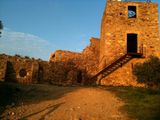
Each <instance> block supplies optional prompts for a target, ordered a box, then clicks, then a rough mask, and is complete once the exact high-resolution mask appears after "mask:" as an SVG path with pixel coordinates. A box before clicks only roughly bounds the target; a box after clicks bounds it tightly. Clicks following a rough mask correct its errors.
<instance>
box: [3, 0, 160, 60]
mask: <svg viewBox="0 0 160 120" xmlns="http://www.w3.org/2000/svg"><path fill="white" fill-rule="evenodd" d="M156 1H157V2H160V0H156ZM105 3H106V0H0V20H2V22H3V24H4V30H3V33H2V37H1V38H0V53H6V54H10V55H14V54H20V55H24V56H25V55H27V56H31V57H35V58H41V59H44V60H48V59H49V54H50V53H51V52H54V51H55V50H57V49H62V50H71V51H77V52H80V51H82V50H83V48H85V46H86V45H88V44H89V39H90V37H92V36H93V37H99V34H100V25H101V17H102V14H103V10H104V7H105Z"/></svg>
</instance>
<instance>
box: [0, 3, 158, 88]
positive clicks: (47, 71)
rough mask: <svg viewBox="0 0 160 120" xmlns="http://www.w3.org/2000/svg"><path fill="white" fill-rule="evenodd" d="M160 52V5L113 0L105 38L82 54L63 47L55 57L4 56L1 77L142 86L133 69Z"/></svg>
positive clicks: (104, 27)
mask: <svg viewBox="0 0 160 120" xmlns="http://www.w3.org/2000/svg"><path fill="white" fill-rule="evenodd" d="M150 55H156V56H159V57H160V40H159V30H158V4H157V3H153V2H149V3H148V2H145V1H143V0H141V2H138V1H136V2H135V0H134V1H132V0H130V1H129V2H127V0H125V1H121V0H114V1H112V0H108V1H107V3H106V7H105V10H104V14H103V17H102V23H101V35H100V39H99V38H93V37H92V38H91V39H90V45H89V46H87V47H86V48H85V49H84V50H83V51H82V52H81V53H76V52H71V51H64V50H57V51H56V52H54V53H51V55H50V59H49V61H41V60H35V59H29V58H27V57H26V58H22V57H19V56H7V55H3V54H1V55H0V81H9V82H19V83H50V84H56V85H73V84H78V85H85V84H89V85H90V84H100V85H123V86H129V85H131V86H137V85H139V84H138V83H137V81H136V78H135V76H133V74H132V69H133V67H134V65H135V64H136V63H137V62H143V61H144V60H146V59H148V57H149V56H150Z"/></svg>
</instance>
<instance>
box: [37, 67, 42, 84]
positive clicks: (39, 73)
mask: <svg viewBox="0 0 160 120" xmlns="http://www.w3.org/2000/svg"><path fill="white" fill-rule="evenodd" d="M38 81H39V82H40V83H41V82H42V81H43V67H42V66H39V71H38Z"/></svg>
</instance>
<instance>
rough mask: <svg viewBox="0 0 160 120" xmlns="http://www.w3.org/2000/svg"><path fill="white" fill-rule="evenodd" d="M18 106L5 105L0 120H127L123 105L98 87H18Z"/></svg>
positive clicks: (111, 94) (112, 95)
mask: <svg viewBox="0 0 160 120" xmlns="http://www.w3.org/2000/svg"><path fill="white" fill-rule="evenodd" d="M21 89H22V90H21V92H20V93H19V94H20V96H21V97H20V98H19V99H20V100H19V104H18V105H15V104H14V103H13V104H12V106H7V107H6V108H7V109H6V110H5V111H4V113H3V114H2V119H3V120H6V119H10V120H11V119H13V120H16V119H22V120H128V118H127V116H126V114H125V113H122V112H120V110H119V109H120V107H121V106H122V105H123V102H122V101H120V100H119V99H117V98H116V97H115V96H114V94H113V93H110V92H108V91H106V90H103V89H100V88H94V87H93V88H86V87H57V86H50V85H32V86H30V87H23V88H21Z"/></svg>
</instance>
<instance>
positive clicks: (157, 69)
mask: <svg viewBox="0 0 160 120" xmlns="http://www.w3.org/2000/svg"><path fill="white" fill-rule="evenodd" d="M133 74H134V75H135V76H136V77H137V81H138V82H139V83H145V84H147V85H148V86H151V85H153V84H154V85H157V84H159V83H160V59H159V58H158V57H155V56H150V58H149V59H148V60H147V61H145V62H144V63H137V64H136V65H135V66H134V68H133Z"/></svg>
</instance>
